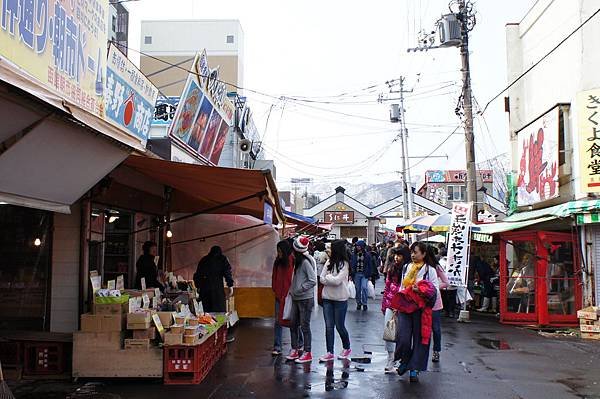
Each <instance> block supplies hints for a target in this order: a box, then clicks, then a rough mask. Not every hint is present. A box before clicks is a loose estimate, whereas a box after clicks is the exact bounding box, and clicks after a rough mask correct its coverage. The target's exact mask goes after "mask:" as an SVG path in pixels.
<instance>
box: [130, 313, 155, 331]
mask: <svg viewBox="0 0 600 399" xmlns="http://www.w3.org/2000/svg"><path fill="white" fill-rule="evenodd" d="M151 320H152V316H151V314H150V312H139V313H128V314H127V329H128V330H147V329H149V328H150V322H151Z"/></svg>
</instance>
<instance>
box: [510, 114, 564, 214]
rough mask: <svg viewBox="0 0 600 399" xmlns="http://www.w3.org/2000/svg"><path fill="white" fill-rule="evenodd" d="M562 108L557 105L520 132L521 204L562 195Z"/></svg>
mask: <svg viewBox="0 0 600 399" xmlns="http://www.w3.org/2000/svg"><path fill="white" fill-rule="evenodd" d="M558 112H559V109H558V107H557V108H554V109H553V110H552V111H550V112H548V113H547V114H545V115H544V116H542V117H540V118H538V119H536V120H535V121H534V122H533V123H531V124H530V125H529V126H527V127H526V128H524V129H523V130H521V131H520V132H519V133H518V136H517V137H518V148H517V150H518V156H519V175H518V178H517V203H518V205H519V206H523V205H532V204H536V203H538V202H543V201H546V200H549V199H552V198H556V197H558V129H559V126H558Z"/></svg>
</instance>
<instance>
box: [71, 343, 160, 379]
mask: <svg viewBox="0 0 600 399" xmlns="http://www.w3.org/2000/svg"><path fill="white" fill-rule="evenodd" d="M163 352H164V351H163V350H162V349H161V348H157V347H154V346H152V347H150V349H148V350H139V351H134V352H132V351H131V350H105V349H100V348H91V347H85V346H84V347H79V348H77V347H74V348H73V371H72V375H73V378H84V377H85V378H115V377H118V378H162V376H163Z"/></svg>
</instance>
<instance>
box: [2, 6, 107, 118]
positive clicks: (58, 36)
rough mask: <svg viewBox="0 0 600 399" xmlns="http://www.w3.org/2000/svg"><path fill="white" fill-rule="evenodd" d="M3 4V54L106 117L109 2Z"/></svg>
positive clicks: (56, 89) (88, 108)
mask: <svg viewBox="0 0 600 399" xmlns="http://www.w3.org/2000/svg"><path fill="white" fill-rule="evenodd" d="M0 3H1V5H2V9H1V10H2V11H1V12H2V14H1V15H0V56H2V57H5V58H7V59H8V60H10V61H11V62H13V63H14V64H16V65H17V66H19V67H20V68H22V69H23V70H25V71H26V72H27V73H29V74H30V75H32V76H33V77H34V78H35V79H37V80H38V81H40V82H41V83H42V84H43V85H44V86H46V87H48V88H49V89H50V90H52V91H54V92H56V93H58V94H59V95H60V96H61V97H63V98H65V99H66V100H68V101H69V102H71V103H73V104H75V105H77V106H79V107H81V108H82V109H85V110H86V111H88V112H91V113H93V114H95V115H98V116H100V117H103V116H104V109H103V108H104V101H103V94H104V79H105V64H104V62H105V60H106V42H107V18H108V0H87V1H81V0H79V1H73V0H71V1H60V0H0Z"/></svg>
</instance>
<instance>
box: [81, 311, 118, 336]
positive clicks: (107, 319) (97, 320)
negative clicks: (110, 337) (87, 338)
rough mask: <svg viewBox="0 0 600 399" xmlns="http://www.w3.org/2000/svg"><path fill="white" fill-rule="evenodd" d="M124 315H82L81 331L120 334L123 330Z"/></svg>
mask: <svg viewBox="0 0 600 399" xmlns="http://www.w3.org/2000/svg"><path fill="white" fill-rule="evenodd" d="M123 321H124V318H123V315H121V314H111V315H108V314H92V313H84V314H82V315H81V331H84V332H120V331H122V330H123Z"/></svg>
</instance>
